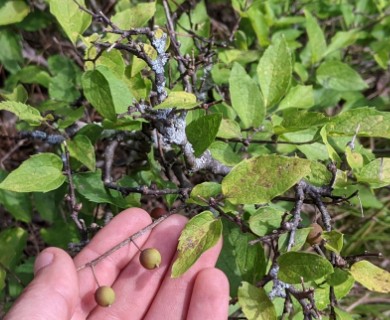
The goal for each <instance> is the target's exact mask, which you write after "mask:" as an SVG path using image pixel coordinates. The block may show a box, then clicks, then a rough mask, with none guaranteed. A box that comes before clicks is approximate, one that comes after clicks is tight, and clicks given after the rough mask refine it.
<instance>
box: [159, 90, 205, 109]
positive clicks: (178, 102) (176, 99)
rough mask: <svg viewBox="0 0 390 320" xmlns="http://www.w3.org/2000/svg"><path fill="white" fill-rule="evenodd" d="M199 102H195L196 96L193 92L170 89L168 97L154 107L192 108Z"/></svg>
mask: <svg viewBox="0 0 390 320" xmlns="http://www.w3.org/2000/svg"><path fill="white" fill-rule="evenodd" d="M198 104H199V103H198V102H196V96H195V95H194V94H193V93H189V92H185V91H172V92H170V93H169V95H168V97H167V98H166V99H165V100H164V101H163V102H162V103H160V104H158V105H157V106H155V107H154V109H170V108H176V109H179V110H185V109H192V108H193V107H195V106H197V105H198Z"/></svg>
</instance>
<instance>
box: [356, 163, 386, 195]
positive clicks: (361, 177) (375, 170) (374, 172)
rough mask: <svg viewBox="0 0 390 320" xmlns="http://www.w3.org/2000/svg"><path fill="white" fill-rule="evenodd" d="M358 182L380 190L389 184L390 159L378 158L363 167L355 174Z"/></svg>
mask: <svg viewBox="0 0 390 320" xmlns="http://www.w3.org/2000/svg"><path fill="white" fill-rule="evenodd" d="M355 176H356V178H357V180H358V181H359V182H365V183H368V184H369V185H370V187H371V188H381V187H385V186H387V185H389V184H390V158H378V159H375V160H373V161H371V162H370V163H368V164H367V165H365V166H364V167H363V168H362V169H361V170H360V171H359V172H358V173H356V174H355Z"/></svg>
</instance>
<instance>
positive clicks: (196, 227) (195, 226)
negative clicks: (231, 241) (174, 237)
mask: <svg viewBox="0 0 390 320" xmlns="http://www.w3.org/2000/svg"><path fill="white" fill-rule="evenodd" d="M221 235H222V223H221V220H220V219H217V218H215V217H214V216H213V214H212V213H211V212H210V211H204V212H202V213H200V214H198V215H196V216H195V217H193V218H192V219H191V220H190V221H188V223H187V224H186V226H185V228H184V229H183V231H182V233H181V236H180V238H179V244H178V247H177V250H178V256H177V258H176V260H175V262H174V264H173V266H172V278H177V277H180V276H181V275H182V274H184V273H185V272H186V271H187V270H188V269H190V268H191V266H192V265H193V264H194V263H195V262H196V261H197V260H198V258H199V257H200V256H201V255H202V253H204V252H205V251H207V250H208V249H210V248H211V247H213V246H215V245H216V244H217V242H218V240H219V239H220V237H221Z"/></svg>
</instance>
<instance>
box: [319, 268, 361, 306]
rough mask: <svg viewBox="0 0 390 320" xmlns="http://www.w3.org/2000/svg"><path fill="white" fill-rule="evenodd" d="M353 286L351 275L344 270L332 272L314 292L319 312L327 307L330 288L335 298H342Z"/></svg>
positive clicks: (337, 269)
mask: <svg viewBox="0 0 390 320" xmlns="http://www.w3.org/2000/svg"><path fill="white" fill-rule="evenodd" d="M354 284H355V280H354V278H353V277H352V275H351V274H350V273H349V272H348V271H345V270H342V269H340V268H335V269H334V272H333V273H331V274H330V275H328V276H327V277H326V283H324V282H320V284H318V286H317V287H316V288H315V290H314V299H315V301H316V306H317V307H318V309H319V310H324V309H325V308H327V307H328V306H329V303H330V300H329V296H330V286H332V287H333V292H334V295H335V296H336V298H337V299H338V300H339V299H342V298H344V297H345V296H346V295H347V294H348V293H349V291H350V290H351V289H352V287H353V286H354Z"/></svg>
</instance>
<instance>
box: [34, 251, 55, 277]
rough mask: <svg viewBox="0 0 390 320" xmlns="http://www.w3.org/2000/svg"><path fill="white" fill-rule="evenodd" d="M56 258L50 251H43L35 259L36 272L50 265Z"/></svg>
mask: <svg viewBox="0 0 390 320" xmlns="http://www.w3.org/2000/svg"><path fill="white" fill-rule="evenodd" d="M53 260H54V254H53V253H51V252H50V251H43V252H42V253H41V254H40V255H39V256H38V258H37V259H36V260H35V266H34V274H37V273H38V272H39V271H40V270H42V269H43V268H45V267H47V266H49V265H50V264H51V263H52V262H53Z"/></svg>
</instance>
